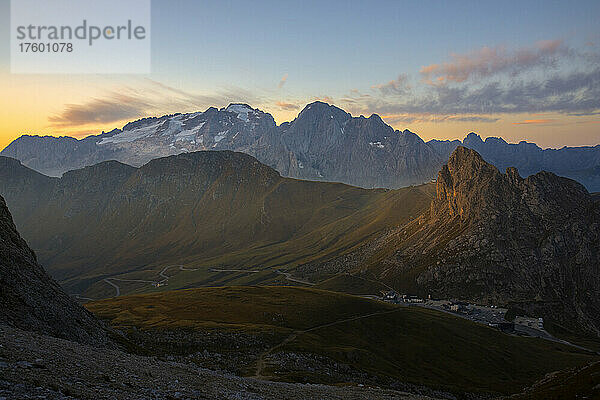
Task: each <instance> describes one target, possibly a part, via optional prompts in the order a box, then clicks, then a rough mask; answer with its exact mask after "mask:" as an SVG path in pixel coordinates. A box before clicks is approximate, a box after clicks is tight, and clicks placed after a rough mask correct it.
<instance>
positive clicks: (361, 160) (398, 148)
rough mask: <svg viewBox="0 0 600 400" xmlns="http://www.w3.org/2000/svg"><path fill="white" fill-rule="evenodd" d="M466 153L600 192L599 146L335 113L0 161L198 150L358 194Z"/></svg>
mask: <svg viewBox="0 0 600 400" xmlns="http://www.w3.org/2000/svg"><path fill="white" fill-rule="evenodd" d="M459 145H461V146H464V147H467V148H472V149H474V150H476V151H477V152H479V153H480V154H481V155H482V156H483V158H484V159H485V160H486V161H488V162H490V163H492V164H494V165H496V166H497V167H498V168H500V169H505V168H507V167H509V166H513V167H517V168H518V169H519V170H520V171H521V173H523V174H524V175H525V176H528V175H530V174H534V173H537V172H539V171H542V170H545V171H549V172H554V173H556V174H558V175H561V176H566V177H570V178H573V179H576V180H578V181H579V182H580V183H582V184H584V185H585V186H586V187H587V189H588V190H589V191H591V192H594V191H600V145H597V146H595V147H565V148H562V149H558V150H555V149H541V148H540V147H538V146H537V145H535V144H533V143H527V142H520V143H518V144H509V143H507V142H505V141H504V140H503V139H500V138H487V139H486V140H485V141H483V140H482V139H481V137H479V136H478V135H477V134H474V133H471V134H469V135H468V136H467V137H466V138H465V139H464V140H463V141H462V142H461V141H459V140H454V141H439V140H431V141H429V142H424V141H423V140H422V139H421V138H420V137H419V136H417V135H416V134H414V133H412V132H410V131H408V130H404V131H398V130H394V129H393V128H392V127H390V126H389V125H387V124H386V123H385V122H384V121H383V120H382V119H381V118H380V117H379V116H378V115H376V114H373V115H371V116H370V117H369V118H365V117H363V116H360V117H353V116H351V115H350V114H349V113H347V112H345V111H343V110H342V109H340V108H337V107H335V106H332V105H329V104H326V103H323V102H314V103H311V104H308V105H307V106H306V107H305V108H304V109H303V110H302V111H301V112H300V113H299V115H298V116H297V118H296V119H294V120H293V121H291V122H285V123H283V124H281V125H277V124H276V123H275V121H274V119H273V117H272V116H271V115H270V114H268V113H265V112H262V111H260V110H258V109H254V108H252V107H250V106H248V105H246V104H230V105H229V106H228V107H225V108H221V109H217V108H214V107H211V108H209V109H207V110H206V111H204V112H195V113H189V114H173V115H165V116H162V117H159V118H156V117H152V118H144V119H140V120H137V121H134V122H130V123H128V124H126V125H125V126H124V127H123V128H122V129H114V130H112V131H110V132H107V133H102V134H100V135H93V136H88V137H86V138H84V139H81V140H77V139H75V138H72V137H51V136H43V137H40V136H29V135H24V136H21V137H19V138H18V139H16V140H15V141H13V142H12V143H11V144H10V145H9V146H7V147H6V148H5V149H4V150H3V151H2V152H1V153H0V154H1V155H3V156H7V157H11V158H16V159H18V160H20V161H21V162H22V163H23V164H24V165H25V166H27V167H30V168H32V169H34V170H36V171H38V172H41V173H43V174H45V175H49V176H56V177H57V176H61V175H62V174H63V173H65V172H67V171H70V170H74V169H80V168H83V167H85V166H90V165H94V164H97V163H99V162H102V161H107V160H116V161H119V162H122V163H125V164H128V165H131V166H135V167H139V166H142V165H144V164H146V163H147V162H148V161H150V160H152V159H154V158H160V157H165V156H169V155H175V154H180V153H185V152H194V151H200V150H232V151H238V152H243V153H247V154H250V155H252V156H254V157H256V158H257V159H258V160H259V161H260V162H262V163H264V164H266V165H268V166H271V167H273V168H274V169H276V170H277V171H278V172H279V173H280V174H281V175H283V176H286V177H293V178H300V179H309V180H316V181H330V182H342V183H346V184H350V185H354V186H359V187H363V188H374V187H380V188H392V189H394V188H399V187H405V186H409V185H414V184H421V183H424V182H429V181H430V180H431V179H434V178H435V177H436V174H437V171H438V170H439V169H440V168H441V166H442V165H443V164H444V163H445V162H446V160H447V159H448V157H449V155H450V153H452V151H453V150H454V149H455V148H456V147H457V146H459Z"/></svg>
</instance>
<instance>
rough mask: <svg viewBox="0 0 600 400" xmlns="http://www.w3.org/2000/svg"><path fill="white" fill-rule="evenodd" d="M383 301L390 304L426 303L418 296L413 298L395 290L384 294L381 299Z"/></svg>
mask: <svg viewBox="0 0 600 400" xmlns="http://www.w3.org/2000/svg"><path fill="white" fill-rule="evenodd" d="M429 298H430V299H431V296H429ZM381 299H382V300H383V301H387V302H388V303H394V304H399V303H424V302H425V300H423V299H421V298H420V297H418V296H411V295H408V294H398V293H396V292H395V291H393V290H391V291H389V292H385V293H383V296H382V297H381Z"/></svg>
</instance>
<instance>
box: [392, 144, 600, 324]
mask: <svg viewBox="0 0 600 400" xmlns="http://www.w3.org/2000/svg"><path fill="white" fill-rule="evenodd" d="M385 246H392V247H391V248H392V249H393V251H392V254H391V256H390V257H388V258H387V259H386V260H385V261H384V262H382V263H381V265H380V273H381V276H382V277H387V279H390V280H393V281H394V282H395V283H397V285H398V286H399V287H404V288H405V289H407V290H410V289H412V290H418V291H419V292H421V293H423V294H425V293H429V294H432V296H437V297H441V298H464V299H471V300H474V301H478V302H485V303H488V304H507V305H512V306H515V307H519V308H520V309H523V310H526V311H528V312H530V313H532V314H539V315H542V316H544V317H546V318H548V319H549V320H552V321H554V323H556V324H558V325H560V326H562V327H565V328H569V327H574V326H576V327H579V328H583V329H584V330H586V331H588V332H590V333H593V334H595V335H600V319H599V316H600V301H599V300H598V299H600V203H599V202H598V201H596V200H595V199H594V198H593V197H592V196H591V195H590V194H589V193H588V192H587V190H586V189H585V188H584V187H583V186H582V185H581V184H579V183H577V182H575V181H573V180H570V179H567V178H561V177H558V176H556V175H554V174H552V173H549V172H540V173H537V174H535V175H532V176H529V177H528V178H522V177H521V176H519V173H518V171H517V170H516V169H515V168H509V169H507V171H506V173H504V174H502V173H501V172H499V171H498V169H497V168H496V167H494V166H492V165H491V164H489V163H487V162H485V161H484V160H483V158H482V157H481V156H480V155H479V154H478V153H477V152H475V151H474V150H470V149H467V148H464V147H458V148H457V149H456V150H455V151H454V152H453V153H452V155H451V156H450V159H449V161H448V164H447V165H444V167H442V170H441V171H440V172H439V174H438V180H437V195H436V199H435V200H434V201H433V202H432V205H431V211H430V212H428V213H426V214H425V215H423V216H422V217H420V218H419V219H417V220H415V221H414V222H412V223H410V224H409V225H407V226H406V227H404V228H401V229H400V230H399V231H398V232H397V233H396V235H395V236H393V238H392V239H391V240H390V241H388V242H386V244H385Z"/></svg>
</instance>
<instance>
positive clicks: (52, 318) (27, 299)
mask: <svg viewBox="0 0 600 400" xmlns="http://www.w3.org/2000/svg"><path fill="white" fill-rule="evenodd" d="M0 322H4V323H7V324H8V325H11V326H14V327H17V328H20V329H26V330H32V331H36V332H40V333H44V334H48V335H52V336H56V337H61V338H64V339H69V340H74V341H78V342H83V343H91V344H102V343H105V342H106V340H107V338H106V333H105V331H104V329H103V328H102V327H101V325H100V323H99V322H98V321H97V320H96V318H95V317H94V316H92V315H91V314H90V313H89V312H88V311H87V310H85V309H84V308H83V307H81V306H80V305H79V304H77V303H76V302H75V301H73V300H72V299H71V298H70V297H69V296H68V295H67V294H66V293H65V292H64V291H63V290H62V289H61V288H60V286H58V284H57V283H56V282H55V281H54V280H52V278H50V277H49V276H48V274H46V272H45V271H44V270H43V269H42V267H40V266H39V265H38V264H37V260H36V257H35V254H34V253H33V251H31V249H29V247H28V246H27V243H25V241H24V240H23V239H22V238H21V236H20V235H19V233H18V232H17V230H16V228H15V225H14V223H13V220H12V217H11V215H10V212H9V211H8V208H7V207H6V203H5V202H4V199H3V198H2V197H0Z"/></svg>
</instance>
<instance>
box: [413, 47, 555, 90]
mask: <svg viewBox="0 0 600 400" xmlns="http://www.w3.org/2000/svg"><path fill="white" fill-rule="evenodd" d="M564 50H565V49H564V47H563V44H562V41H561V40H544V41H540V42H537V43H536V44H535V45H534V46H532V47H528V48H522V49H518V50H516V51H508V50H507V49H506V48H505V47H504V46H498V47H482V48H481V49H479V50H475V51H472V52H470V53H467V54H457V53H453V54H451V55H450V61H447V62H444V63H441V64H430V65H426V66H423V67H422V68H421V70H420V72H421V75H422V76H423V80H424V81H425V82H426V83H429V84H431V85H434V84H436V83H437V84H440V83H446V82H464V81H466V80H468V79H470V78H474V77H486V76H491V75H495V74H498V73H501V72H513V73H519V72H522V71H524V70H526V69H529V68H532V67H535V66H539V65H549V64H551V63H553V62H554V57H553V56H556V55H558V54H559V53H560V52H562V51H564Z"/></svg>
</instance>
